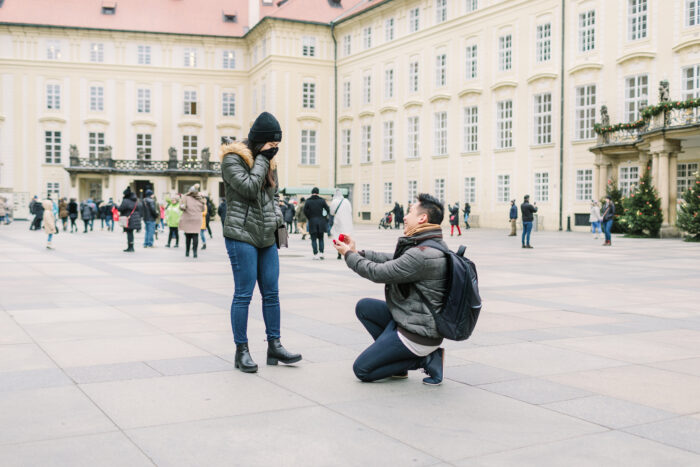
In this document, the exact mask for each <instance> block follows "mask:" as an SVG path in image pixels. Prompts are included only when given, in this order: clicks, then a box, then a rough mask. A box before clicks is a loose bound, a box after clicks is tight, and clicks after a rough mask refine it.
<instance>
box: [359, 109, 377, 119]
mask: <svg viewBox="0 0 700 467" xmlns="http://www.w3.org/2000/svg"><path fill="white" fill-rule="evenodd" d="M358 117H360V118H367V117H374V112H373V111H371V110H365V111H363V112H360V115H358Z"/></svg>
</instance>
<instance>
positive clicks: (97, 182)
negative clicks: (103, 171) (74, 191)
mask: <svg viewBox="0 0 700 467" xmlns="http://www.w3.org/2000/svg"><path fill="white" fill-rule="evenodd" d="M78 196H79V197H80V200H79V201H82V200H85V199H88V198H92V200H93V201H99V200H101V199H102V180H101V179H99V178H83V179H81V180H80V188H79V189H78Z"/></svg>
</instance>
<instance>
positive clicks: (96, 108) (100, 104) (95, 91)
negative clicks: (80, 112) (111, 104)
mask: <svg viewBox="0 0 700 467" xmlns="http://www.w3.org/2000/svg"><path fill="white" fill-rule="evenodd" d="M104 94H105V90H104V88H103V87H102V86H90V111H91V112H102V111H103V110H104V107H105V100H104V97H105V96H104Z"/></svg>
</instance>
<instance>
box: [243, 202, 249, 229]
mask: <svg viewBox="0 0 700 467" xmlns="http://www.w3.org/2000/svg"><path fill="white" fill-rule="evenodd" d="M248 211H250V204H249V205H247V206H246V208H245V217H243V227H245V224H246V222H248Z"/></svg>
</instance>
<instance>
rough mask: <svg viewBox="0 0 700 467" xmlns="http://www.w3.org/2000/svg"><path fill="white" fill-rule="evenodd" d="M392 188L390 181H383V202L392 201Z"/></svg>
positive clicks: (389, 202) (388, 202)
mask: <svg viewBox="0 0 700 467" xmlns="http://www.w3.org/2000/svg"><path fill="white" fill-rule="evenodd" d="M393 199H394V188H393V184H392V183H391V182H384V204H391V203H393V202H394V201H393Z"/></svg>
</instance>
